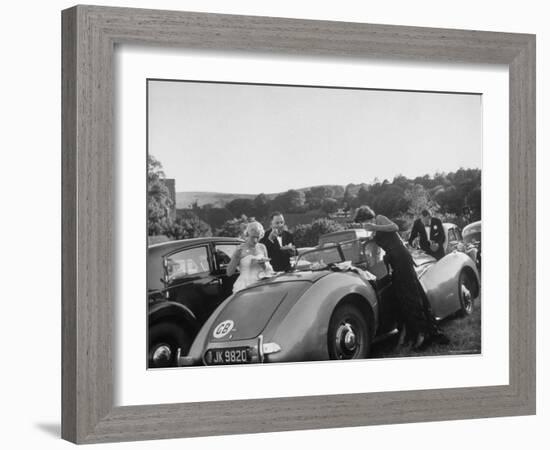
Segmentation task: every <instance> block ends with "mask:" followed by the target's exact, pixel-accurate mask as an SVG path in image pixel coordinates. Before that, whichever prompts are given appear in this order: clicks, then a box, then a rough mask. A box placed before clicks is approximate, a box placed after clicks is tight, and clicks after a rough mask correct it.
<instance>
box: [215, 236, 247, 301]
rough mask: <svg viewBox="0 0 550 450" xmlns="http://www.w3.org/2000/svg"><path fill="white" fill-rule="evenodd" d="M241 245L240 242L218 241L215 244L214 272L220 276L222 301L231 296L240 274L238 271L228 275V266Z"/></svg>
mask: <svg viewBox="0 0 550 450" xmlns="http://www.w3.org/2000/svg"><path fill="white" fill-rule="evenodd" d="M239 245H241V244H240V243H239V242H216V243H214V244H213V246H214V248H213V255H214V274H215V275H216V276H217V277H218V279H219V280H220V284H221V296H222V299H221V301H223V300H225V299H226V298H227V297H229V296H230V295H231V294H232V292H233V284H234V283H235V280H236V279H237V277H238V276H239V272H238V271H237V272H236V273H234V274H233V275H231V276H228V275H227V266H228V265H229V262H230V261H231V257H232V256H233V253H235V250H237V248H238V247H239Z"/></svg>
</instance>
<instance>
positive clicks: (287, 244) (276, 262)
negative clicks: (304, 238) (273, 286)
mask: <svg viewBox="0 0 550 450" xmlns="http://www.w3.org/2000/svg"><path fill="white" fill-rule="evenodd" d="M270 217H271V228H270V229H269V230H267V231H266V232H265V235H264V237H263V238H262V239H261V240H260V242H261V243H262V244H264V245H265V246H266V248H267V254H268V256H269V257H270V258H271V266H272V267H273V270H275V271H277V272H281V271H287V270H289V269H290V257H291V256H293V255H294V254H295V251H296V248H295V247H294V237H293V236H292V234H291V233H290V232H288V231H287V230H286V229H285V218H284V217H283V214H282V213H280V212H279V211H275V212H273V213H272V214H271V216H270Z"/></svg>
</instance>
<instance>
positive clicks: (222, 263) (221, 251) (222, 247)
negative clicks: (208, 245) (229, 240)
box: [214, 244, 238, 269]
mask: <svg viewBox="0 0 550 450" xmlns="http://www.w3.org/2000/svg"><path fill="white" fill-rule="evenodd" d="M237 247H238V244H217V245H216V248H215V251H214V253H215V255H216V262H217V264H218V267H219V268H220V269H223V268H225V267H227V265H228V264H229V261H231V257H232V256H233V253H235V250H237Z"/></svg>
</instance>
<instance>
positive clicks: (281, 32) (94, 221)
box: [62, 6, 536, 443]
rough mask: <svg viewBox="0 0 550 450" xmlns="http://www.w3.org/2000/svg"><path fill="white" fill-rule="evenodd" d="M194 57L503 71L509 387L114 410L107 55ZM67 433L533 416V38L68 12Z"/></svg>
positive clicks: (177, 432) (120, 434) (171, 434)
mask: <svg viewBox="0 0 550 450" xmlns="http://www.w3.org/2000/svg"><path fill="white" fill-rule="evenodd" d="M124 43H132V44H135V43H138V44H151V45H157V46H161V47H183V48H192V49H197V50H201V49H204V50H209V49H215V50H221V51H243V52H248V51H255V52H258V51H259V52H265V53H267V54H277V53H279V54H280V53H285V54H295V55H304V56H308V55H316V56H319V55H326V56H332V57H353V58H372V57H375V58H395V59H403V58H405V59H408V60H420V61H435V62H438V61H439V62H441V61H443V62H445V61H451V62H466V63H482V64H505V65H507V66H508V69H509V83H510V90H509V95H510V96H509V102H510V108H509V114H510V116H509V119H510V121H509V133H510V134H509V136H510V141H509V142H510V149H509V162H510V165H509V167H510V173H509V176H510V192H509V195H510V200H509V201H510V203H509V206H510V222H509V227H510V241H509V242H510V276H509V292H510V298H509V305H510V309H509V313H510V322H509V326H510V332H509V336H510V341H509V352H510V353H509V355H510V358H509V361H510V368H509V369H510V371H509V374H510V375H509V384H507V385H502V386H486V387H469V388H452V389H429V390H420V391H419V390H416V391H403V392H379V393H361V394H345V395H344V394H343V395H326V396H306V397H285V398H276V399H261V400H238V401H216V402H198V403H176V404H162V405H138V406H119V407H115V406H114V402H113V398H114V397H113V386H114V384H113V377H114V374H113V361H112V358H113V348H112V341H113V320H114V319H113V314H114V298H113V296H114V288H113V286H114V281H115V280H114V278H113V274H114V273H115V270H114V269H115V267H114V263H113V250H112V249H113V243H114V236H113V230H114V227H113V215H114V208H115V204H114V202H113V186H114V180H113V176H114V175H113V159H114V157H115V154H114V152H115V147H114V143H113V142H114V139H113V97H114V92H113V91H114V88H113V72H114V71H113V53H114V51H115V45H116V44H124ZM62 107H63V111H62V179H63V181H62V207H63V219H62V228H63V231H62V232H63V245H62V277H63V279H62V327H63V330H62V437H63V438H64V439H67V440H69V441H72V442H75V443H95V442H109V441H128V440H141V439H160V438H177V437H191V436H209V435H221V434H235V433H260V432H273V431H284V430H303V429H316V428H334V427H350V426H362V425H371V424H388V423H403V422H420V421H435V420H452V419H467V418H481V417H496V416H512V415H527V414H534V413H535V392H536V387H535V263H536V261H535V253H536V251H535V214H536V211H535V36H534V35H529V34H511V33H495V32H484V31H465V30H451V29H435V28H418V27H410V26H390V25H371V24H364V23H344V22H329V21H311V20H296V19H283V18H271V17H249V16H233V15H220V14H204V13H190V12H179V11H157V10H144V9H127V8H110V7H98V6H75V7H73V8H70V9H67V10H64V11H63V12H62Z"/></svg>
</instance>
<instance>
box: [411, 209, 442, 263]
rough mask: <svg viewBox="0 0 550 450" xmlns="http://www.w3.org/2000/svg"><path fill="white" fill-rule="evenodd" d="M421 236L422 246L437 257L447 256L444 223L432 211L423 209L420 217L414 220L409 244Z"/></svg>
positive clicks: (429, 253)
mask: <svg viewBox="0 0 550 450" xmlns="http://www.w3.org/2000/svg"><path fill="white" fill-rule="evenodd" d="M417 237H419V238H420V248H421V249H422V250H424V251H425V252H426V253H427V254H428V255H431V256H433V257H434V258H435V259H438V260H439V259H441V258H443V256H445V251H444V249H443V244H444V242H445V230H444V229H443V223H441V220H439V219H438V218H437V217H432V215H431V214H430V211H428V210H427V209H425V210H423V211H422V213H421V214H420V218H419V219H416V220H415V221H414V224H413V227H412V230H411V235H410V236H409V245H410V246H412V245H413V242H414V240H415V239H416V238H417Z"/></svg>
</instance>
